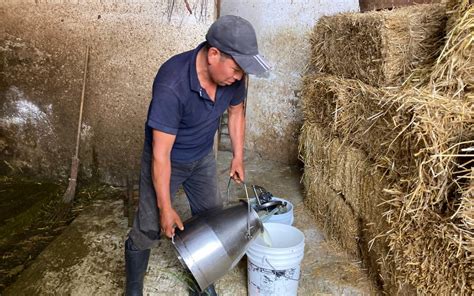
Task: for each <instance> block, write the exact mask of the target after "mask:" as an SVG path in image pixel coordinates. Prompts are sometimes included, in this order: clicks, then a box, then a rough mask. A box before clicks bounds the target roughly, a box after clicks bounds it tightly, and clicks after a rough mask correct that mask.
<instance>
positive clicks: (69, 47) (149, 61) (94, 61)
mask: <svg viewBox="0 0 474 296" xmlns="http://www.w3.org/2000/svg"><path fill="white" fill-rule="evenodd" d="M186 3H187V4H188V5H186ZM215 11H216V9H215V4H214V2H213V1H207V0H188V1H140V0H136V1H128V0H126V1H110V0H102V1H99V0H93V1H78V0H76V1H41V0H34V1H33V0H29V1H15V0H7V1H5V0H4V1H0V153H1V154H0V157H1V159H0V169H1V171H2V173H11V172H16V173H18V174H27V173H33V174H35V175H37V176H43V177H48V176H49V177H51V178H58V177H60V178H67V175H68V174H69V166H70V163H71V157H72V156H73V154H74V150H75V140H76V130H77V124H78V116H79V104H80V98H81V89H82V81H83V68H84V62H85V51H86V46H90V56H89V65H88V73H87V80H86V81H87V82H86V91H85V104H84V114H83V123H82V136H81V145H80V157H79V158H80V163H81V170H80V173H81V174H84V175H88V176H93V177H94V178H99V179H101V180H104V181H108V182H111V183H122V182H123V180H124V179H125V178H126V176H127V175H128V174H133V173H134V172H137V171H138V169H137V168H138V164H139V160H140V153H141V149H142V145H143V130H144V123H145V119H146V112H147V108H148V104H149V102H150V96H151V85H152V82H153V78H154V76H155V74H156V71H157V70H158V68H159V66H160V65H161V64H162V63H163V62H164V61H165V60H166V59H167V58H169V57H170V56H172V55H174V54H177V53H180V52H182V51H185V50H190V49H193V48H194V47H195V46H196V45H197V44H199V43H200V42H201V41H203V40H204V36H205V33H206V31H207V28H208V27H209V25H210V24H211V23H212V21H213V20H214V18H215V15H214V14H215Z"/></svg>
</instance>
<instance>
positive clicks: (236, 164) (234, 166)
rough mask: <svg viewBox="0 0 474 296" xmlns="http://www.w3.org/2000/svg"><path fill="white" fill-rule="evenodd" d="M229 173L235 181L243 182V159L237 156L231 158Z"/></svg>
mask: <svg viewBox="0 0 474 296" xmlns="http://www.w3.org/2000/svg"><path fill="white" fill-rule="evenodd" d="M229 174H230V177H231V178H232V179H234V181H236V182H237V183H240V182H243V181H244V180H245V170H244V161H243V160H242V159H239V158H232V162H231V163H230V172H229Z"/></svg>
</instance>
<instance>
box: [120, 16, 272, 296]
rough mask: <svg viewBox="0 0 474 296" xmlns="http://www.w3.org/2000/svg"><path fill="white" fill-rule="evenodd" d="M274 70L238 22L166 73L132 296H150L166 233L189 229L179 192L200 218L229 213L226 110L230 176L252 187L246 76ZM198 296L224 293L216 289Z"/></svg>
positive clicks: (149, 148)
mask: <svg viewBox="0 0 474 296" xmlns="http://www.w3.org/2000/svg"><path fill="white" fill-rule="evenodd" d="M267 70H269V66H268V64H267V63H266V62H265V60H264V59H263V58H262V57H261V56H260V55H259V53H258V45H257V38H256V35H255V30H254V29H253V27H252V25H251V24H250V23H249V22H248V21H246V20H245V19H243V18H241V17H238V16H233V15H226V16H223V17H221V18H219V19H218V20H217V21H216V22H214V23H213V24H212V25H211V27H210V28H209V31H208V32H207V34H206V42H204V43H202V44H200V45H199V46H198V47H197V48H196V49H194V50H191V51H188V52H184V53H181V54H179V55H176V56H174V57H172V58H171V59H169V60H168V61H166V62H165V63H164V64H163V65H162V66H161V67H160V69H159V71H158V74H157V75H156V78H155V81H154V83H153V95H152V100H151V103H150V107H149V109H148V116H147V121H146V125H145V144H144V148H143V154H142V162H141V172H140V200H139V206H138V211H137V213H136V215H135V219H134V223H133V227H132V229H131V230H130V232H129V235H128V238H127V240H126V241H125V269H126V277H127V280H126V292H125V294H126V295H142V294H143V292H142V290H143V278H144V275H145V272H146V269H147V266H148V258H149V256H150V248H152V247H153V246H156V245H157V244H158V240H159V238H160V233H161V232H163V233H164V234H165V235H166V236H167V237H169V238H171V237H173V236H174V231H175V227H178V228H180V229H181V230H183V222H182V220H181V217H179V215H178V214H177V212H176V211H175V209H174V208H173V206H172V203H171V200H172V198H173V197H174V195H175V194H176V192H177V190H178V187H179V186H181V185H182V186H183V188H184V191H185V193H186V196H187V198H188V201H189V204H190V206H191V213H192V215H197V214H199V213H202V212H204V211H207V210H210V209H215V208H219V207H222V205H223V202H222V200H221V198H220V193H219V189H218V185H217V172H216V161H215V157H214V153H213V149H212V148H213V143H214V135H215V133H216V131H217V129H218V127H219V120H220V117H221V115H222V114H223V113H224V111H225V110H227V111H228V115H229V120H228V126H229V134H230V138H231V142H232V150H233V158H232V161H231V164H230V172H229V174H230V177H232V178H233V179H234V180H235V181H237V182H240V181H243V180H244V177H245V175H244V163H243V160H244V155H243V154H244V131H245V115H244V98H245V79H247V78H246V75H245V74H262V73H264V72H266V71H267ZM190 295H217V294H216V292H215V289H214V286H213V285H211V286H209V287H208V288H207V289H205V290H204V291H202V292H198V291H190Z"/></svg>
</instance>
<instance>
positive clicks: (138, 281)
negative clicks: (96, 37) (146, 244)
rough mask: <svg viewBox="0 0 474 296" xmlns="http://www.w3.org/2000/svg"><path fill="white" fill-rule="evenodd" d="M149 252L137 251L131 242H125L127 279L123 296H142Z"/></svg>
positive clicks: (128, 240)
mask: <svg viewBox="0 0 474 296" xmlns="http://www.w3.org/2000/svg"><path fill="white" fill-rule="evenodd" d="M149 258H150V250H143V251H141V250H138V249H137V248H136V247H135V246H134V245H133V241H132V240H131V239H130V238H128V239H127V240H126V241H125V274H126V277H127V281H126V287H125V296H142V295H143V278H144V277H145V272H146V269H147V267H148V259H149Z"/></svg>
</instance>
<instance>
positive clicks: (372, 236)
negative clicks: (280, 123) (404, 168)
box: [300, 122, 393, 282]
mask: <svg viewBox="0 0 474 296" xmlns="http://www.w3.org/2000/svg"><path fill="white" fill-rule="evenodd" d="M300 145H301V146H300V151H301V153H302V155H301V156H302V160H303V161H304V163H305V177H304V181H305V185H306V189H307V193H308V194H307V195H306V197H305V200H306V203H307V204H308V205H309V208H311V209H312V210H313V211H314V212H315V214H316V217H317V218H318V220H319V222H320V224H321V225H327V224H328V223H329V224H331V222H328V219H329V221H332V220H334V219H339V218H338V215H345V216H346V217H347V215H348V214H347V213H342V214H341V213H340V211H339V212H336V211H335V210H334V209H333V208H331V207H329V206H327V201H326V202H324V201H322V200H321V197H320V196H319V195H321V194H329V195H331V194H332V195H334V194H338V197H339V199H341V200H343V201H344V202H345V204H346V206H344V207H343V208H346V209H350V210H351V211H352V213H353V216H354V219H356V220H357V221H358V232H357V235H358V252H359V253H360V256H361V257H362V258H363V259H364V261H363V262H364V263H365V265H367V266H368V267H369V271H370V273H371V276H372V277H373V278H374V280H375V281H378V282H382V278H384V277H387V275H388V274H390V270H391V269H390V268H393V267H392V266H391V265H390V264H389V263H387V262H384V261H383V258H384V257H385V256H386V255H387V253H388V242H387V241H386V238H385V237H384V236H383V235H382V234H384V233H385V232H387V231H388V230H389V228H388V224H387V222H386V221H385V219H384V218H383V212H384V211H385V209H384V207H383V206H381V204H382V203H383V202H384V200H385V195H384V193H383V190H382V189H383V187H384V186H383V184H384V182H383V181H384V180H383V179H382V176H381V174H380V173H378V172H377V170H376V168H375V164H374V163H373V162H371V161H370V160H369V159H367V156H366V154H365V153H364V152H363V151H361V150H359V149H356V148H354V147H350V146H347V145H344V144H343V143H341V141H340V140H339V139H338V138H337V137H333V138H330V137H328V136H326V135H325V134H324V131H323V128H322V127H320V126H318V125H317V124H310V123H308V122H305V123H304V126H303V128H302V133H301V136H300ZM311 182H319V183H322V184H317V185H315V184H312V183H311ZM315 186H316V187H315ZM387 186H388V185H387ZM314 188H316V190H315V189H314ZM315 191H316V192H318V193H317V194H316V193H314V192H315ZM328 191H329V193H327V192H328ZM321 204H322V205H321ZM340 208H341V206H338V205H337V204H336V209H340ZM353 235H354V233H352V234H351V235H350V237H352V236H353ZM331 237H333V238H335V239H336V240H338V241H341V240H343V241H346V240H345V239H342V238H341V234H337V235H334V234H333V235H331ZM346 245H347V244H346ZM349 247H350V248H352V247H354V246H349ZM349 251H350V252H351V253H353V254H354V253H355V251H354V250H353V249H349Z"/></svg>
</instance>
